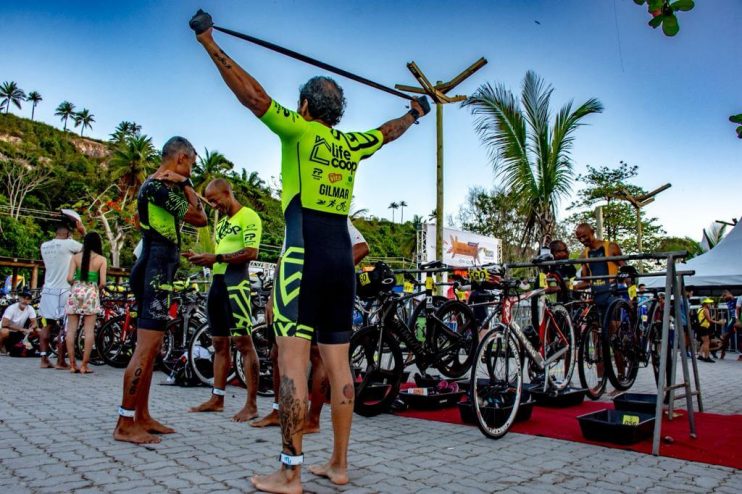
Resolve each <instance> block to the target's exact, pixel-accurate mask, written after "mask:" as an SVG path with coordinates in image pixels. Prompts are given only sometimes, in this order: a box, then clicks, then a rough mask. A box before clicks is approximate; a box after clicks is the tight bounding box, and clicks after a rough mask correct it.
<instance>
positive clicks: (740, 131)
mask: <svg viewBox="0 0 742 494" xmlns="http://www.w3.org/2000/svg"><path fill="white" fill-rule="evenodd" d="M729 121H730V122H732V123H734V124H738V125H737V129H736V130H737V137H739V138H740V139H742V113H739V114H737V115H732V116H731V117H729Z"/></svg>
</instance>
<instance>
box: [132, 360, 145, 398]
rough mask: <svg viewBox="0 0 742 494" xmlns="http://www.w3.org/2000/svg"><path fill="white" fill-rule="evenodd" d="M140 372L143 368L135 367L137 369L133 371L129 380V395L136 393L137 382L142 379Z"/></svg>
mask: <svg viewBox="0 0 742 494" xmlns="http://www.w3.org/2000/svg"><path fill="white" fill-rule="evenodd" d="M142 372H144V370H143V369H142V368H141V367H137V370H135V371H134V379H132V380H131V386H129V394H130V395H135V394H137V390H138V389H139V382H140V381H141V380H142Z"/></svg>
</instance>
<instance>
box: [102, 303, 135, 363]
mask: <svg viewBox="0 0 742 494" xmlns="http://www.w3.org/2000/svg"><path fill="white" fill-rule="evenodd" d="M136 334H137V332H136V319H134V318H130V319H129V322H128V326H127V319H126V315H121V316H117V317H114V318H113V319H110V320H109V321H108V322H106V323H105V324H104V325H103V326H102V327H101V328H100V331H98V335H97V337H96V341H95V346H96V348H97V349H98V353H99V354H100V356H101V357H102V358H103V360H104V362H105V363H106V364H108V365H110V366H111V367H115V368H117V369H122V368H124V367H126V366H127V365H129V361H130V360H131V357H132V355H134V347H135V346H136Z"/></svg>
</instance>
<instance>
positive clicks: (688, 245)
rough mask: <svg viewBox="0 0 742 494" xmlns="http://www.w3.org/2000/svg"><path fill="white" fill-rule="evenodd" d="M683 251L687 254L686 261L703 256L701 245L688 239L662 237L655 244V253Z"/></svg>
mask: <svg viewBox="0 0 742 494" xmlns="http://www.w3.org/2000/svg"><path fill="white" fill-rule="evenodd" d="M677 250H684V251H687V252H688V259H692V258H694V257H696V256H697V255H699V254H703V249H702V248H701V244H699V243H698V242H696V241H695V240H693V239H692V238H688V237H664V238H661V239H660V240H659V242H658V243H657V252H672V251H677Z"/></svg>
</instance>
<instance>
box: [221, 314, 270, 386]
mask: <svg viewBox="0 0 742 494" xmlns="http://www.w3.org/2000/svg"><path fill="white" fill-rule="evenodd" d="M272 330H273V329H272V328H271V327H270V326H267V325H266V324H257V325H255V326H254V327H253V329H252V343H253V346H255V352H256V353H257V354H258V363H259V365H260V374H259V375H258V395H259V396H269V397H272V396H273V395H274V394H275V393H274V391H273V362H272V361H271V347H272V346H273V344H272V342H271V340H270V339H269V338H268V331H272ZM232 361H233V362H234V371H235V375H236V376H237V379H239V381H240V382H241V383H242V384H243V385H244V386H247V384H246V383H247V379H246V377H245V366H244V361H243V358H242V353H241V352H240V351H239V350H238V349H237V348H235V349H234V359H233V360H232Z"/></svg>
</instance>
